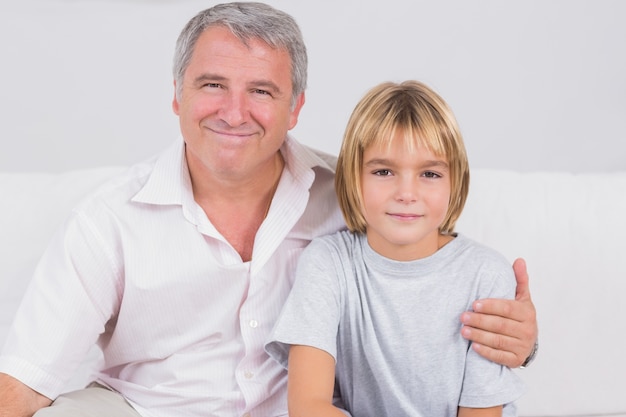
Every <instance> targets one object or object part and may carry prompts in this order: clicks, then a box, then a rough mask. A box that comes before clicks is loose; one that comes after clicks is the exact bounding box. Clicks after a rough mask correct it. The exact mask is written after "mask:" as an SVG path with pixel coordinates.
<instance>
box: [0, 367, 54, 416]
mask: <svg viewBox="0 0 626 417" xmlns="http://www.w3.org/2000/svg"><path fill="white" fill-rule="evenodd" d="M51 402H52V401H51V400H50V399H49V398H47V397H45V396H43V395H41V394H39V393H38V392H37V391H34V390H32V389H31V388H30V387H28V386H26V385H24V384H23V383H21V382H20V381H18V380H17V379H15V378H13V377H12V376H10V375H7V374H3V373H0V417H31V416H32V415H33V414H35V412H36V411H37V410H39V409H41V408H43V407H47V406H48V405H50V403H51Z"/></svg>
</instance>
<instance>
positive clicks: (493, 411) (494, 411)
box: [457, 405, 502, 417]
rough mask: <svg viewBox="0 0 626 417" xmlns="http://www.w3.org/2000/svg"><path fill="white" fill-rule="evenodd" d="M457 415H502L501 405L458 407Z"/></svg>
mask: <svg viewBox="0 0 626 417" xmlns="http://www.w3.org/2000/svg"><path fill="white" fill-rule="evenodd" d="M457 417H502V406H501V405H499V406H497V407H489V408H467V407H459V413H458V414H457Z"/></svg>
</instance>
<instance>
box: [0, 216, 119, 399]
mask: <svg viewBox="0 0 626 417" xmlns="http://www.w3.org/2000/svg"><path fill="white" fill-rule="evenodd" d="M106 249H107V248H105V247H104V246H103V245H102V239H101V236H100V235H99V234H98V233H97V231H96V229H95V228H94V227H93V225H92V224H91V223H90V222H89V220H88V219H86V218H84V217H83V216H82V215H80V214H79V213H73V215H72V216H71V217H70V218H69V219H68V220H67V221H66V222H65V224H64V225H63V227H62V228H61V229H60V230H59V231H58V232H57V233H56V234H55V236H54V237H53V239H52V241H51V243H50V245H49V246H48V248H47V250H46V252H45V253H44V255H43V257H42V258H41V260H40V262H39V264H38V266H37V268H36V269H35V273H34V276H33V279H32V281H31V283H30V285H29V287H28V289H27V291H26V293H25V295H24V298H23V300H22V302H21V304H20V307H19V309H18V311H17V313H16V316H15V319H14V322H13V325H12V328H11V330H10V332H9V334H8V336H7V341H6V343H5V346H4V349H3V351H2V356H0V371H2V372H5V373H8V374H11V375H12V376H14V377H15V378H17V379H19V380H20V381H22V382H23V383H24V384H26V385H28V386H30V387H31V388H33V389H34V390H36V391H38V392H39V393H41V394H43V395H45V396H46V397H48V398H51V399H54V398H56V396H57V395H58V394H59V393H60V392H62V390H63V389H64V386H65V384H66V383H67V381H68V380H69V379H70V378H71V377H72V375H73V373H74V371H75V370H76V369H77V368H78V366H79V365H80V363H81V362H82V360H83V359H84V357H85V356H86V354H87V352H88V351H89V350H90V349H91V348H92V347H93V345H94V344H95V343H96V340H97V339H98V337H99V336H100V335H101V334H102V333H103V332H104V330H105V325H106V323H107V321H108V320H109V319H110V318H111V317H112V315H113V313H112V312H113V311H114V309H115V308H116V307H115V306H116V305H117V303H118V301H119V280H118V279H117V278H119V274H120V273H121V272H119V271H117V273H116V271H115V270H114V267H113V262H112V258H111V252H110V251H107V250H106Z"/></svg>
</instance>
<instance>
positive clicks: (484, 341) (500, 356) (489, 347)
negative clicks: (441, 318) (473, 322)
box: [461, 326, 528, 368]
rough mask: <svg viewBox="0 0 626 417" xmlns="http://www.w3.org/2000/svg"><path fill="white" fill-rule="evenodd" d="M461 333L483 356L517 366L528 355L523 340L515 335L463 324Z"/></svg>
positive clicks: (513, 366)
mask: <svg viewBox="0 0 626 417" xmlns="http://www.w3.org/2000/svg"><path fill="white" fill-rule="evenodd" d="M461 334H462V335H463V337H464V338H466V339H468V340H471V341H472V347H473V349H474V350H475V351H476V352H477V353H479V354H480V355H481V356H484V357H485V358H487V359H489V360H491V361H493V362H497V363H500V364H502V365H506V366H509V367H511V368H517V367H518V366H520V365H521V364H522V363H523V362H524V360H525V359H526V357H527V356H528V355H527V353H526V351H527V347H526V346H525V344H524V342H523V341H522V340H520V339H517V338H515V337H509V336H503V335H501V334H495V333H491V332H486V331H483V330H481V329H477V328H473V327H468V326H463V328H462V329H461Z"/></svg>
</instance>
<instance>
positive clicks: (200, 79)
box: [193, 73, 226, 85]
mask: <svg viewBox="0 0 626 417" xmlns="http://www.w3.org/2000/svg"><path fill="white" fill-rule="evenodd" d="M224 80H226V77H223V76H221V75H217V74H210V73H204V74H200V75H198V76H197V77H196V78H195V79H194V80H193V82H194V84H195V85H200V84H204V83H206V82H209V81H211V82H219V81H224Z"/></svg>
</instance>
